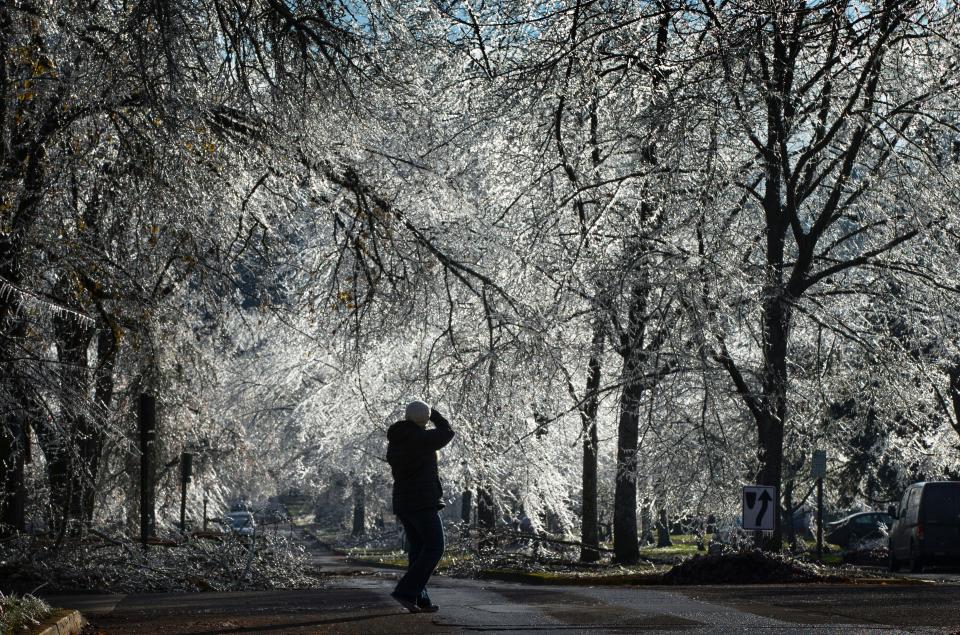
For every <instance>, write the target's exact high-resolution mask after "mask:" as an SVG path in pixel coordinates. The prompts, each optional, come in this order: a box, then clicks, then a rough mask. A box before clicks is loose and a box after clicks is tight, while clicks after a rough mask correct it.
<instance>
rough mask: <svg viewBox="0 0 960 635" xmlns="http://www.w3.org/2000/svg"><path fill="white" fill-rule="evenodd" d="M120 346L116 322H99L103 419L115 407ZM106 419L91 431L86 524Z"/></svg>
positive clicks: (97, 401)
mask: <svg viewBox="0 0 960 635" xmlns="http://www.w3.org/2000/svg"><path fill="white" fill-rule="evenodd" d="M118 349H119V335H118V333H117V332H115V331H114V330H113V327H112V325H110V324H109V323H107V322H106V321H103V320H101V321H100V322H99V328H98V330H97V368H96V371H95V373H94V397H93V402H94V405H95V407H96V409H97V411H98V412H100V414H101V417H103V420H104V421H103V422H106V421H108V420H109V418H110V415H111V410H112V408H113V393H114V377H113V373H114V368H115V367H116V358H117V351H118ZM103 422H97V425H95V426H94V427H93V428H92V429H91V430H90V431H89V433H90V438H89V441H88V444H87V445H86V447H85V448H84V451H83V454H84V455H85V456H86V460H87V470H88V472H89V478H90V481H89V482H90V485H91V486H90V487H87V488H86V489H84V492H83V512H84V517H83V521H84V524H86V525H87V526H89V525H90V523H91V522H93V513H94V509H95V504H96V494H97V487H96V484H97V482H98V478H99V476H100V461H101V458H102V454H103V440H104V433H103Z"/></svg>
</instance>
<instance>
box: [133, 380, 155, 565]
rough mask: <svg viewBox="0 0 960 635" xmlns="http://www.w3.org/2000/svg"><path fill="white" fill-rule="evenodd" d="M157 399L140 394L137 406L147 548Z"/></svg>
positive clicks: (142, 517) (150, 529) (142, 524)
mask: <svg viewBox="0 0 960 635" xmlns="http://www.w3.org/2000/svg"><path fill="white" fill-rule="evenodd" d="M156 419H157V400H156V399H155V398H154V396H153V395H148V394H146V393H143V394H141V395H140V399H139V403H138V407H137V423H138V427H139V428H140V542H141V544H142V545H143V548H144V549H146V548H147V538H149V537H150V534H151V533H153V526H152V524H153V523H152V522H151V521H152V516H153V514H152V513H151V511H152V506H153V500H152V498H153V497H152V496H151V495H150V493H151V492H150V467H151V466H150V453H151V452H152V447H151V446H152V445H153V441H154V434H155V433H156Z"/></svg>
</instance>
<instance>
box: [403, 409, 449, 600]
mask: <svg viewBox="0 0 960 635" xmlns="http://www.w3.org/2000/svg"><path fill="white" fill-rule="evenodd" d="M428 422H433V428H432V429H430V430H427V423H428ZM451 439H453V429H452V428H451V427H450V422H449V421H447V420H446V418H444V416H443V415H441V414H440V413H439V412H437V410H436V409H435V408H431V407H430V406H429V405H428V404H426V403H424V402H422V401H411V402H410V403H409V404H407V407H406V412H405V415H404V419H403V421H398V422H396V423H395V424H393V425H392V426H390V429H389V430H388V431H387V462H388V463H389V464H390V471H391V472H392V473H393V513H394V514H396V515H397V518H399V519H400V522H401V523H402V524H403V530H404V532H405V533H406V535H407V557H408V565H407V572H406V573H405V574H404V575H403V577H402V578H400V582H398V583H397V587H396V589H394V591H393V593H391V594H390V595H391V597H393V599H395V600H396V601H397V602H399V603H400V605H401V606H403V607H404V608H405V609H407V610H408V611H410V612H411V613H433V612H436V611H438V610H440V607H438V606H437V605H436V604H434V603H433V602H431V601H430V596H429V595H427V581H428V580H429V579H430V576H431V575H433V570H434V569H436V568H437V564H438V563H439V562H440V558H441V557H442V556H443V547H444V544H443V543H444V541H443V523H442V522H441V521H440V514H439V513H438V512H439V511H440V510H441V509H443V507H444V505H443V500H442V499H443V489H442V487H441V485H440V473H439V469H438V468H437V450H439V449H440V448H442V447H444V446H445V445H447V444H448V443H450V440H451Z"/></svg>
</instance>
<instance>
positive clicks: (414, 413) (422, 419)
mask: <svg viewBox="0 0 960 635" xmlns="http://www.w3.org/2000/svg"><path fill="white" fill-rule="evenodd" d="M404 417H405V418H406V419H407V421H413V422H414V423H420V424H423V423H426V422H427V421H429V419H430V405H429V404H426V403H424V402H422V401H411V402H410V403H408V404H407V410H406V413H405V414H404Z"/></svg>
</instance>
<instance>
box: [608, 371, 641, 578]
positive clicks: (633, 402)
mask: <svg viewBox="0 0 960 635" xmlns="http://www.w3.org/2000/svg"><path fill="white" fill-rule="evenodd" d="M631 359H633V357H628V358H627V359H626V360H625V361H624V386H623V395H622V396H621V398H620V399H621V404H620V423H619V426H618V427H617V475H616V487H615V489H614V495H613V552H614V560H615V561H616V562H618V563H620V564H635V563H637V562H639V561H640V544H639V540H638V538H639V535H638V533H637V451H638V441H639V434H640V427H639V424H640V398H641V397H642V396H643V389H644V386H643V384H642V383H640V382H639V381H636V380H631V379H628V378H630V377H634V376H635V375H636V374H637V370H638V369H636V366H635V365H634V364H632V363H630V360H631Z"/></svg>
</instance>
